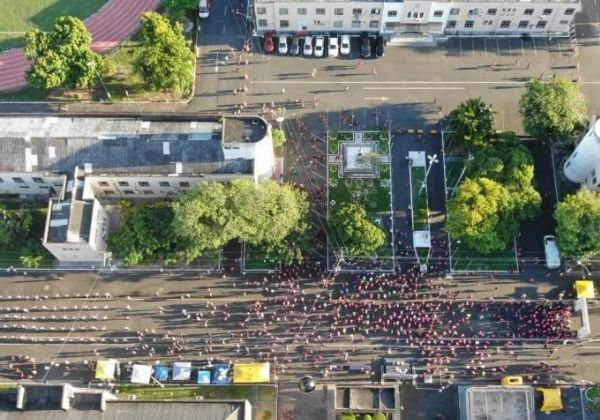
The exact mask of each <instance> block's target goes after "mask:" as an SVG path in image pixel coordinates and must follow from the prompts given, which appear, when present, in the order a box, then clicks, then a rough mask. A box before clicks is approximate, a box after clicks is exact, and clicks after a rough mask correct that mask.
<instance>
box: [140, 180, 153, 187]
mask: <svg viewBox="0 0 600 420" xmlns="http://www.w3.org/2000/svg"><path fill="white" fill-rule="evenodd" d="M138 185H139V186H140V187H149V186H150V183H149V182H146V181H140V182H138Z"/></svg>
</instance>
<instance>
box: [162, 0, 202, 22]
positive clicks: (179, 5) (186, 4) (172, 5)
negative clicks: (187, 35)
mask: <svg viewBox="0 0 600 420" xmlns="http://www.w3.org/2000/svg"><path fill="white" fill-rule="evenodd" d="M164 6H165V9H166V11H167V14H168V15H169V16H170V17H171V19H173V20H182V19H183V18H184V17H185V14H186V13H187V12H188V11H189V10H194V9H197V8H198V0H165V2H164Z"/></svg>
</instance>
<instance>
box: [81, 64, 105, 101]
mask: <svg viewBox="0 0 600 420" xmlns="http://www.w3.org/2000/svg"><path fill="white" fill-rule="evenodd" d="M86 64H87V66H88V68H93V69H94V71H95V72H96V75H97V76H98V79H100V84H102V87H103V88H104V92H106V97H107V98H108V100H109V101H110V100H111V96H110V92H109V91H108V88H107V87H106V85H105V84H104V80H102V76H101V75H100V72H99V71H98V67H97V66H96V63H94V62H93V61H88V62H87V63H86Z"/></svg>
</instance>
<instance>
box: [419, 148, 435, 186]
mask: <svg viewBox="0 0 600 420" xmlns="http://www.w3.org/2000/svg"><path fill="white" fill-rule="evenodd" d="M427 160H428V161H429V168H427V171H426V172H425V179H424V180H423V182H422V183H421V188H419V193H418V194H417V195H421V191H423V188H425V185H426V184H427V177H428V176H429V171H431V168H432V167H433V164H434V163H439V160H438V158H437V154H434V155H427Z"/></svg>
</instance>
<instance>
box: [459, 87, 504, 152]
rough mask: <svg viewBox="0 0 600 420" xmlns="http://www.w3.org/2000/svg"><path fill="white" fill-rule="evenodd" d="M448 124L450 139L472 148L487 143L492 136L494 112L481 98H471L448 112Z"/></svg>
mask: <svg viewBox="0 0 600 420" xmlns="http://www.w3.org/2000/svg"><path fill="white" fill-rule="evenodd" d="M448 124H449V127H450V130H451V132H452V134H451V136H452V139H453V140H454V141H455V142H456V143H457V145H464V146H466V147H467V148H469V149H473V148H475V147H478V146H482V145H484V144H486V143H488V142H489V141H490V139H491V138H492V135H493V133H494V131H493V124H494V113H493V112H492V109H491V108H490V106H489V105H486V104H485V103H484V102H483V101H482V100H481V98H471V99H467V100H466V101H465V102H463V103H461V104H460V105H459V106H458V107H456V109H454V110H453V111H452V112H451V113H450V115H449V117H448Z"/></svg>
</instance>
